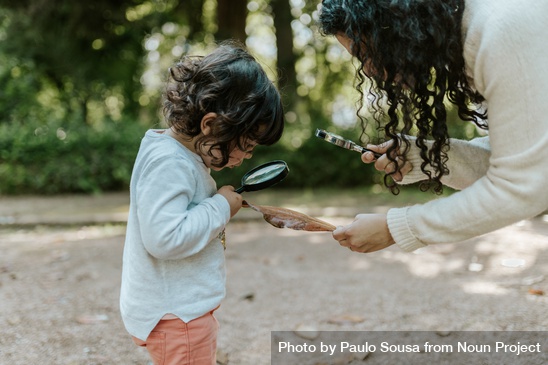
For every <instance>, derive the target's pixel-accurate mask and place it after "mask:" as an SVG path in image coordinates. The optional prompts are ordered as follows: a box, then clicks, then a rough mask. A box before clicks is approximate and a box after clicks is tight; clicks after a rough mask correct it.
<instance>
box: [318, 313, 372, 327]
mask: <svg viewBox="0 0 548 365" xmlns="http://www.w3.org/2000/svg"><path fill="white" fill-rule="evenodd" d="M363 321H365V318H363V317H360V316H355V315H351V314H343V315H340V316H335V317H331V318H329V320H328V321H327V323H331V324H339V325H348V324H354V323H361V322H363Z"/></svg>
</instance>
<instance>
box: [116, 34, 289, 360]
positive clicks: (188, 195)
mask: <svg viewBox="0 0 548 365" xmlns="http://www.w3.org/2000/svg"><path fill="white" fill-rule="evenodd" d="M163 113H164V116H165V119H166V122H167V125H168V129H165V130H149V131H147V133H146V134H145V137H144V138H143V140H142V142H141V147H140V149H139V153H138V155H137V159H136V161H135V166H134V168H133V175H132V179H131V186H130V198H131V199H130V209H129V218H128V225H127V235H126V241H125V247H124V258H123V270H122V287H121V293H120V310H121V314H122V319H123V321H124V324H125V327H126V329H127V331H128V332H129V333H130V334H131V335H132V337H133V340H134V342H135V343H136V344H137V345H139V346H144V347H146V349H147V350H148V352H149V354H150V356H151V357H152V359H153V361H154V364H155V365H158V364H166V365H168V364H198V365H203V364H215V363H216V359H215V353H216V340H217V331H218V323H217V320H216V319H215V318H214V317H213V311H214V310H215V309H217V307H218V306H219V304H220V302H221V300H222V299H223V297H224V295H225V262H224V248H223V246H224V227H225V225H226V224H227V223H228V221H229V219H230V218H231V217H232V216H234V214H236V212H238V210H239V209H240V208H241V206H242V197H241V196H240V194H238V193H236V192H234V188H233V187H232V186H223V187H221V188H220V189H219V190H217V187H216V184H215V181H214V180H213V178H212V177H211V175H210V169H213V170H215V171H219V170H221V169H223V168H225V167H229V168H232V167H235V166H239V165H240V164H241V163H242V161H243V160H244V159H249V158H251V155H252V152H253V148H254V147H255V146H257V145H271V144H273V143H275V142H277V141H278V140H279V139H280V137H281V135H282V132H283V127H284V117H283V109H282V104H281V100H280V95H279V93H278V91H277V89H276V88H275V86H274V85H273V84H272V82H271V81H270V80H269V79H268V77H267V75H266V74H265V72H264V70H263V69H262V68H261V66H260V65H259V64H258V63H257V61H256V60H255V59H254V58H253V57H252V56H251V55H250V54H249V53H247V52H246V50H245V49H244V48H243V47H242V46H240V45H238V44H235V43H232V42H227V43H223V44H221V45H220V46H219V47H218V48H217V49H216V50H214V51H213V52H212V53H211V54H209V55H207V56H205V57H190V56H187V57H184V58H183V59H182V60H181V61H179V62H178V63H177V64H175V65H174V67H172V68H171V69H170V70H169V80H168V83H167V87H166V91H165V94H164V102H163Z"/></svg>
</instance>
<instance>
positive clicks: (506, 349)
mask: <svg viewBox="0 0 548 365" xmlns="http://www.w3.org/2000/svg"><path fill="white" fill-rule="evenodd" d="M547 334H548V332H545V331H534V332H533V331H531V332H528V331H454V332H441V331H438V332H436V331H323V332H292V331H277V332H272V333H271V364H272V365H331V364H341V365H342V364H350V365H358V364H365V365H373V364H375V365H377V364H379V365H381V364H387V365H388V364H390V365H399V364H409V365H414V364H420V365H425V364H438V365H439V364H470V365H476V364H481V365H484V364H485V365H488V364H489V365H490V364H497V365H502V364H508V365H520V364H523V365H525V364H527V365H537V364H538V365H543V364H548V340H547Z"/></svg>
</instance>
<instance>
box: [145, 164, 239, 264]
mask: <svg viewBox="0 0 548 365" xmlns="http://www.w3.org/2000/svg"><path fill="white" fill-rule="evenodd" d="M195 172H196V170H195V168H193V167H192V166H191V163H190V162H188V161H185V160H184V159H181V158H179V157H176V156H174V157H167V158H163V159H158V160H156V161H154V163H151V164H150V166H149V168H147V169H146V171H145V172H144V173H143V176H142V177H141V179H140V182H139V185H138V187H137V193H136V199H137V215H138V219H139V227H140V229H141V236H142V238H143V243H144V246H145V249H146V250H147V251H148V252H149V253H150V254H151V255H152V256H154V257H156V258H158V259H166V260H168V259H181V258H185V257H188V256H191V255H194V254H195V253H197V252H199V251H201V250H203V249H204V247H205V246H206V245H207V244H208V243H209V242H210V241H211V240H213V239H214V238H215V237H216V236H217V235H218V234H219V233H220V232H221V231H222V230H223V228H224V226H225V225H226V224H227V223H228V221H229V219H230V206H229V204H228V202H227V201H226V199H225V198H224V197H223V196H222V195H220V194H214V195H212V196H210V197H207V198H205V199H203V200H201V201H200V202H199V203H198V204H197V205H193V204H192V201H193V198H194V196H195V195H196V194H197V193H198V191H199V190H200V189H202V190H203V189H204V188H205V187H206V186H204V185H206V184H205V183H206V182H204V181H201V180H200V179H199V178H197V176H196V174H195Z"/></svg>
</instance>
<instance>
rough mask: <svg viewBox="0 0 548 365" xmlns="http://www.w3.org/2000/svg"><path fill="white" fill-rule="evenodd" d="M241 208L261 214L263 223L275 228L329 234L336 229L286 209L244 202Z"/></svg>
mask: <svg viewBox="0 0 548 365" xmlns="http://www.w3.org/2000/svg"><path fill="white" fill-rule="evenodd" d="M242 206H243V207H246V208H251V209H253V210H255V211H257V212H259V213H261V214H262V215H263V218H264V220H265V221H267V222H268V223H270V224H271V225H273V226H274V227H277V228H290V229H295V230H301V231H324V232H331V231H334V230H335V228H336V227H335V226H334V225H332V224H330V223H327V222H324V221H322V220H320V219H317V218H314V217H311V216H309V215H306V214H304V213H300V212H296V211H294V210H291V209H287V208H280V207H271V206H267V205H255V204H250V203H249V202H247V201H245V200H244V202H243V204H242Z"/></svg>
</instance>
